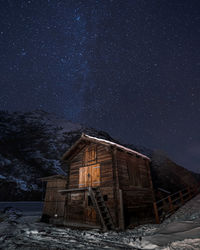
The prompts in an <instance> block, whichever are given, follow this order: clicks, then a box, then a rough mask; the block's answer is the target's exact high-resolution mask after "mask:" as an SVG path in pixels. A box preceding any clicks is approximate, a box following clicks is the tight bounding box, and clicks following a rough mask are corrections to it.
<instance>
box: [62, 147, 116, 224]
mask: <svg viewBox="0 0 200 250" xmlns="http://www.w3.org/2000/svg"><path fill="white" fill-rule="evenodd" d="M94 147H95V148H96V159H95V161H91V164H99V165H100V184H99V187H100V190H101V193H102V195H103V196H104V198H105V203H106V205H107V207H108V209H109V211H110V214H111V216H112V218H113V221H115V220H116V213H115V196H114V179H113V168H112V164H113V161H112V160H113V158H112V153H111V151H110V148H109V147H107V146H104V145H101V144H95V143H90V144H89V145H86V146H85V148H84V149H82V150H81V151H80V152H79V153H78V154H77V155H76V156H75V157H73V159H72V160H71V161H70V170H69V185H68V189H73V188H80V186H79V169H80V168H81V167H84V166H88V165H90V162H87V161H86V160H85V151H87V150H90V149H91V148H94ZM83 193H84V192H82V193H80V194H79V195H78V194H77V196H76V195H75V194H72V193H71V194H68V198H67V204H68V205H67V211H66V214H67V218H66V219H67V220H71V221H82V222H84V223H97V224H99V218H98V216H97V215H95V212H94V211H92V208H91V207H89V206H88V201H87V199H88V197H87V195H88V194H87V193H84V194H83ZM73 196H74V197H73ZM75 196H76V197H75ZM87 213H90V215H91V216H88V214H87Z"/></svg>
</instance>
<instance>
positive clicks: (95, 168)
mask: <svg viewBox="0 0 200 250" xmlns="http://www.w3.org/2000/svg"><path fill="white" fill-rule="evenodd" d="M90 173H91V177H92V178H91V186H92V187H97V186H100V164H94V165H92V166H90Z"/></svg>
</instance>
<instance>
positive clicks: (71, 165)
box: [43, 134, 155, 230]
mask: <svg viewBox="0 0 200 250" xmlns="http://www.w3.org/2000/svg"><path fill="white" fill-rule="evenodd" d="M62 161H63V168H64V170H65V171H66V172H67V173H68V174H67V178H66V177H62V178H61V177H53V180H52V179H51V178H50V179H49V180H48V179H46V181H47V191H46V197H45V205H44V210H43V214H44V215H45V216H49V217H50V218H51V221H52V222H53V223H59V224H63V225H69V226H70V225H72V226H76V227H84V226H86V227H94V228H102V229H103V230H109V229H115V230H120V229H121V230H124V229H125V228H130V227H134V226H136V225H139V224H144V223H151V222H154V220H155V217H154V213H153V202H154V193H153V187H152V180H151V174H150V168H149V163H150V159H149V158H148V157H147V156H145V155H143V154H141V153H138V152H136V151H134V150H132V149H130V148H126V147H124V146H122V145H119V144H116V143H113V142H111V141H107V140H104V139H99V138H96V137H92V136H89V135H85V134H83V135H82V136H81V137H80V139H79V140H78V141H77V142H76V143H75V144H74V145H73V146H72V147H71V148H70V149H69V150H68V151H67V152H66V153H65V154H64V156H63V158H62ZM59 178H61V179H59ZM50 183H51V184H50ZM52 187H53V189H51V191H49V190H50V189H49V188H52ZM52 192H54V194H53V193H52ZM55 197H56V198H55ZM56 200H57V205H56V207H57V206H58V204H59V206H61V207H62V208H59V209H58V207H57V209H55V202H56ZM58 200H60V202H58ZM53 204H54V205H53Z"/></svg>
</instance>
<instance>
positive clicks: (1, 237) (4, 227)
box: [0, 195, 200, 250]
mask: <svg viewBox="0 0 200 250" xmlns="http://www.w3.org/2000/svg"><path fill="white" fill-rule="evenodd" d="M12 213H14V214H17V215H16V216H13V215H12ZM1 220H2V222H1V223H0V249H6V250H9V249H12V250H13V249H27V250H28V249H41V250H44V249H50V250H51V249H52V250H54V249H96V250H97V249H157V250H158V249H162V250H174V249H177V250H188V249H195V250H200V195H198V196H196V197H195V198H194V199H192V200H191V201H189V202H188V203H187V204H186V205H185V206H183V207H182V208H180V209H179V210H178V211H177V212H176V213H175V214H174V215H172V216H171V217H170V218H168V219H167V220H165V221H164V222H163V223H162V224H160V225H156V224H151V225H142V226H139V227H137V228H135V229H133V230H127V231H125V232H119V233H117V232H106V233H101V232H99V231H98V230H90V231H86V230H84V231H80V230H75V229H69V228H64V227H55V226H53V225H50V224H45V223H41V222H39V216H34V213H33V214H32V216H21V217H20V213H19V212H18V213H16V212H15V211H14V210H9V211H7V217H6V216H5V214H4V217H3V214H2V215H0V221H1Z"/></svg>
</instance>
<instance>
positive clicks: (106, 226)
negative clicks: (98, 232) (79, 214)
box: [88, 187, 115, 232]
mask: <svg viewBox="0 0 200 250" xmlns="http://www.w3.org/2000/svg"><path fill="white" fill-rule="evenodd" d="M88 191H89V194H90V197H91V200H92V203H93V205H94V207H95V209H96V212H97V214H98V215H99V217H100V220H101V224H102V227H103V231H104V232H105V231H108V230H114V229H115V226H114V223H113V220H112V217H111V215H110V213H109V210H108V208H107V206H106V204H105V201H104V198H103V196H102V194H101V191H100V189H99V188H98V187H95V188H92V187H89V188H88Z"/></svg>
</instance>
